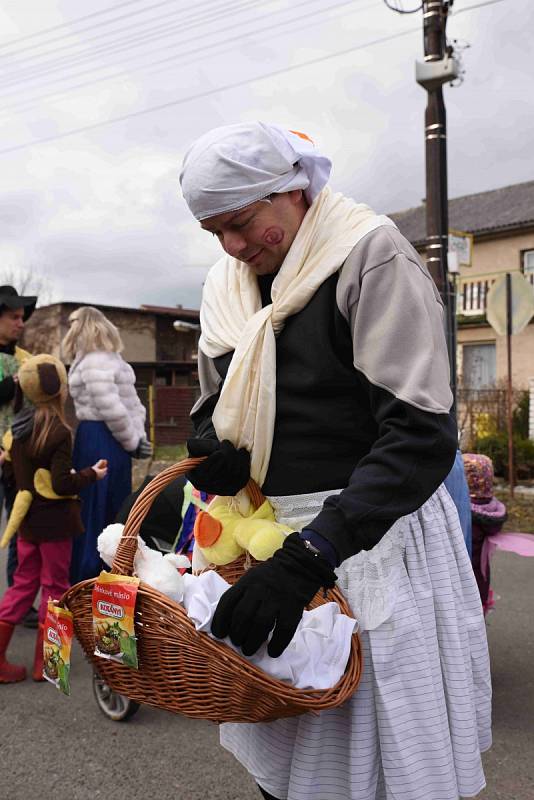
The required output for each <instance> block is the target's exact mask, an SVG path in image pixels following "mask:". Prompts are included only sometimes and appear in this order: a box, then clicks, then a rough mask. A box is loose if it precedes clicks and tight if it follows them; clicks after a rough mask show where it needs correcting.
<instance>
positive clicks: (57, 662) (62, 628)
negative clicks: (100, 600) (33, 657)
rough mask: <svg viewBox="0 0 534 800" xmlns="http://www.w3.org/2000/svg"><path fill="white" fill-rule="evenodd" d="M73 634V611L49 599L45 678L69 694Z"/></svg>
mask: <svg viewBox="0 0 534 800" xmlns="http://www.w3.org/2000/svg"><path fill="white" fill-rule="evenodd" d="M72 634H73V622H72V614H71V612H70V611H68V609H66V608H61V606H58V605H57V603H56V602H55V601H54V600H49V601H48V608H47V612H46V618H45V624H44V630H43V678H46V680H47V681H50V683H53V684H54V686H56V688H58V689H59V691H60V692H63V694H67V695H70V681H69V676H70V649H71V645H72Z"/></svg>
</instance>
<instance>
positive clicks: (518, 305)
mask: <svg viewBox="0 0 534 800" xmlns="http://www.w3.org/2000/svg"><path fill="white" fill-rule="evenodd" d="M510 290H511V329H510V333H512V334H515V333H521V331H522V330H523V328H524V327H525V326H526V325H528V323H529V322H530V320H531V319H532V316H533V315H534V289H533V287H532V286H531V285H530V283H529V282H528V281H527V280H525V278H524V277H523V275H522V274H521V273H520V272H512V273H511V274H510ZM486 318H487V320H488V322H489V324H490V325H491V327H492V328H493V329H494V331H495V332H496V333H497V334H498V335H499V336H505V335H506V332H507V316H506V275H502V276H501V277H500V278H498V279H497V280H496V281H495V283H494V284H493V286H492V287H491V289H490V290H489V292H488V299H487V303H486Z"/></svg>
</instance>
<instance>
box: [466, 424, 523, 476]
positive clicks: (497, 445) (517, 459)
mask: <svg viewBox="0 0 534 800" xmlns="http://www.w3.org/2000/svg"><path fill="white" fill-rule="evenodd" d="M475 451H476V452H477V453H482V455H485V456H489V457H490V458H491V460H492V461H493V469H494V471H495V474H496V475H499V476H500V477H503V478H508V437H507V435H506V434H505V433H496V434H493V435H491V436H481V437H480V438H479V439H477V441H476V444H475ZM514 464H515V474H516V478H518V479H519V480H528V479H529V478H534V441H532V440H531V439H527V438H523V437H520V436H514Z"/></svg>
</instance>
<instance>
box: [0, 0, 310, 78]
mask: <svg viewBox="0 0 534 800" xmlns="http://www.w3.org/2000/svg"><path fill="white" fill-rule="evenodd" d="M316 1H317V0H315V2H316ZM262 4H263V5H265V0H253V2H250V0H234V3H233V4H229V3H228V2H223V3H221V5H220V6H218V8H216V9H215V11H216V12H217V11H218V12H220V13H218V14H215V13H214V10H213V9H208V10H203V11H202V12H201V13H200V14H197V15H193V16H192V17H189V18H186V19H185V20H184V21H182V22H178V23H177V24H176V25H174V26H169V25H163V26H160V27H159V28H158V27H156V30H161V31H162V34H161V35H160V36H154V37H152V36H151V32H150V31H148V32H138V33H137V34H135V35H134V36H133V37H130V39H131V41H132V44H131V45H128V44H123V46H119V47H117V46H116V45H117V42H118V43H119V44H121V39H118V40H115V41H113V42H108V43H106V44H103V45H102V46H101V47H97V48H87V49H86V50H84V51H82V52H80V53H74V54H71V55H68V56H61V57H60V58H57V59H51V60H50V61H49V62H48V63H45V64H30V65H29V66H27V67H23V68H22V69H21V70H19V71H18V72H15V73H14V74H12V75H11V74H9V73H8V79H7V80H4V81H3V83H2V85H3V86H6V87H7V86H12V85H16V84H17V83H20V82H21V81H28V80H32V79H33V78H34V77H36V78H43V77H46V76H47V75H51V74H53V73H55V72H58V71H61V72H62V71H64V70H65V69H66V68H68V67H69V66H70V65H76V63H77V62H81V63H82V64H83V62H91V61H92V60H93V59H94V58H95V57H96V56H102V54H103V55H106V52H107V51H109V52H110V54H111V55H113V56H114V55H116V54H118V53H120V52H122V51H123V50H128V49H131V48H132V47H135V46H136V44H137V42H139V43H140V44H141V45H142V44H143V40H144V39H145V40H147V42H146V43H147V44H150V43H151V41H154V40H157V39H159V38H165V37H167V36H169V35H170V34H171V33H172V31H176V30H177V31H178V32H180V33H181V32H184V33H185V32H186V31H188V30H192V29H194V28H198V27H199V26H201V25H205V23H206V21H209V22H217V21H219V20H222V19H224V18H225V17H227V16H229V17H231V16H232V14H234V13H235V12H243V11H244V12H246V11H248V10H249V9H252V8H254V7H255V6H258V5H262ZM239 24H240V23H239ZM231 27H235V24H234V25H233V26H231ZM225 30H226V29H225ZM203 35H204V34H203ZM97 38H98V37H97ZM197 38H198V37H197ZM126 41H128V40H126ZM188 41H191V39H188ZM42 55H45V56H48V55H50V54H49V53H46V54H42ZM78 74H80V73H78Z"/></svg>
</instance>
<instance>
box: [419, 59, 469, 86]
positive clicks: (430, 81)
mask: <svg viewBox="0 0 534 800" xmlns="http://www.w3.org/2000/svg"><path fill="white" fill-rule="evenodd" d="M459 73H460V68H459V64H458V61H457V60H456V59H455V58H454V56H445V58H440V60H439V61H416V62H415V80H416V81H417V83H418V84H419V86H422V87H423V89H426V91H427V92H431V91H433V90H434V89H439V87H440V86H443V84H444V83H450V81H453V80H455V78H457V77H458V75H459Z"/></svg>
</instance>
